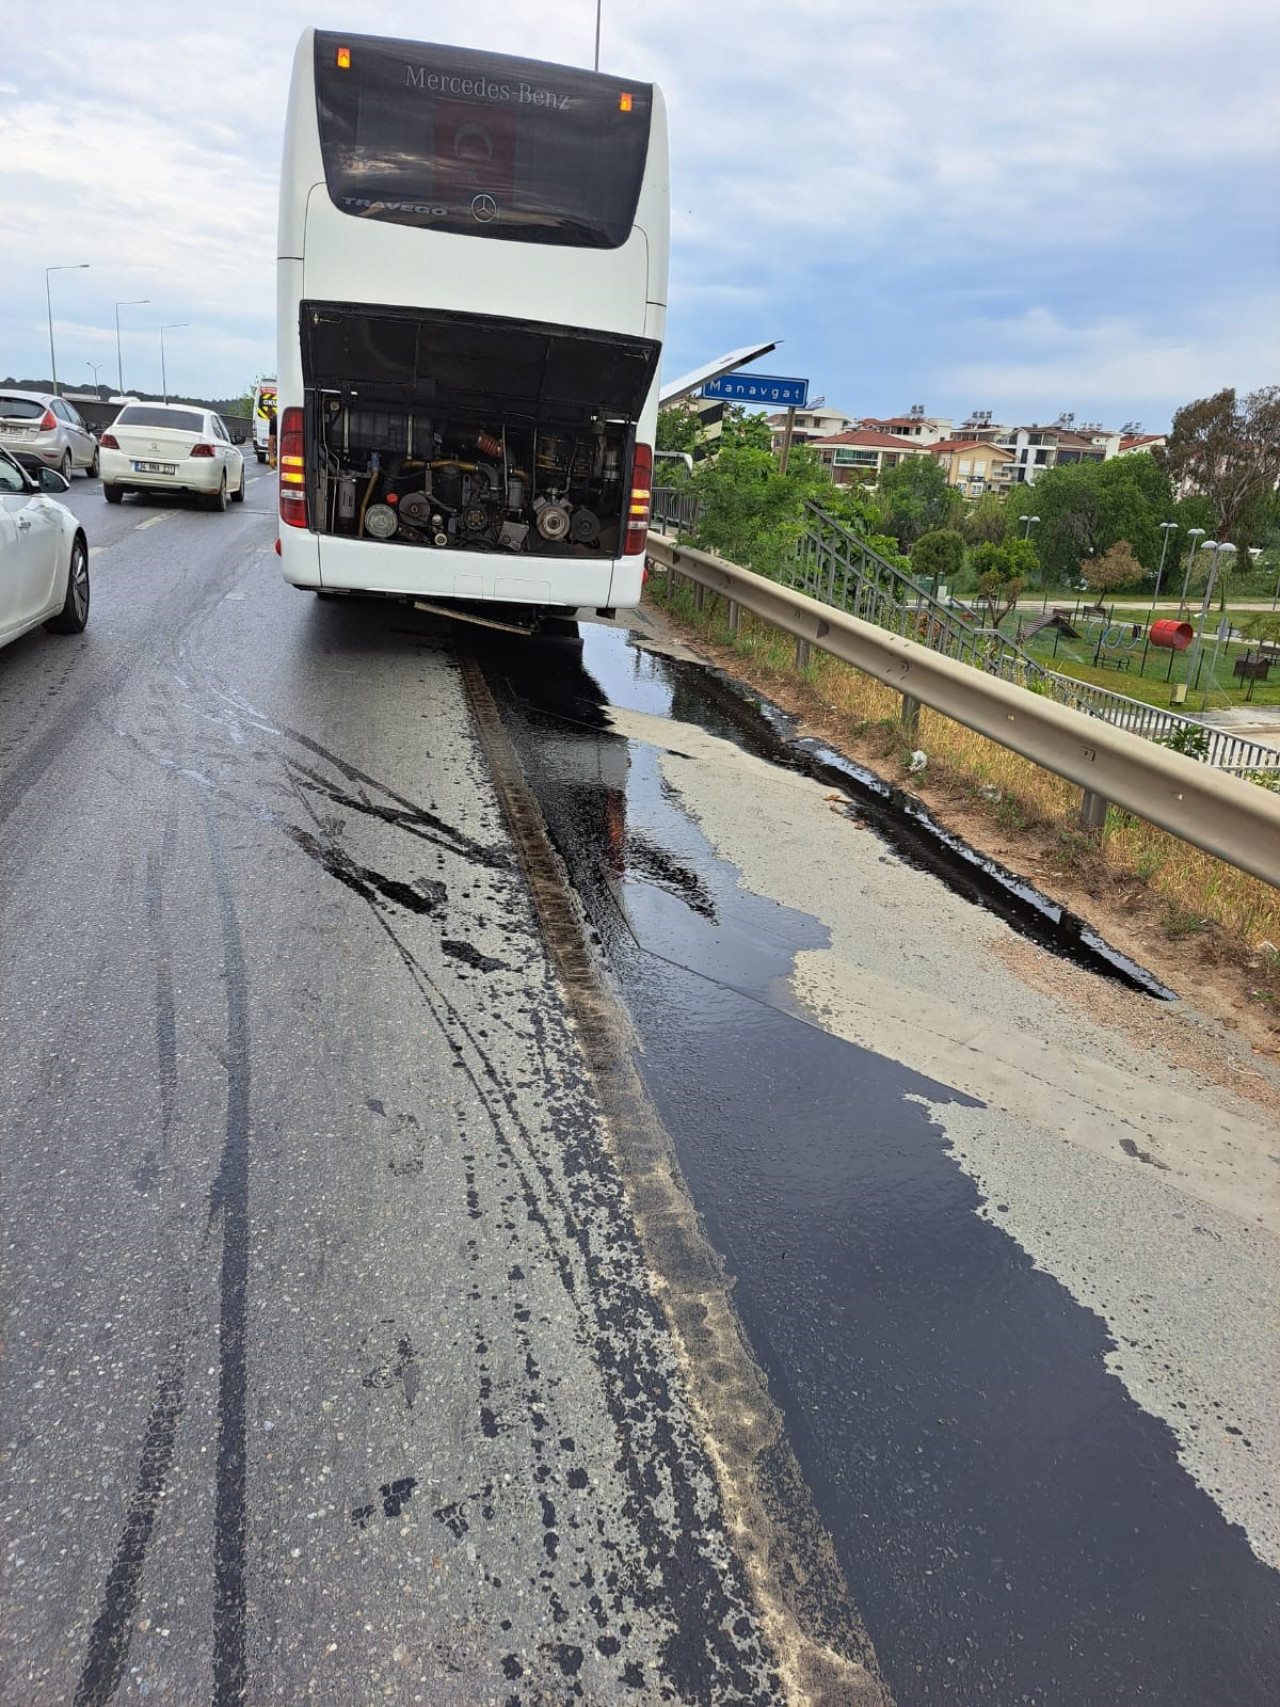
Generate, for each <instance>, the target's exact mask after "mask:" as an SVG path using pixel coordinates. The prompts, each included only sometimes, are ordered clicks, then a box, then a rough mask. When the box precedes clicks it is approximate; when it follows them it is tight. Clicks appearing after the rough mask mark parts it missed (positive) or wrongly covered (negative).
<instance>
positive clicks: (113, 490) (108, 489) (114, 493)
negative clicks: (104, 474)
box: [102, 480, 124, 504]
mask: <svg viewBox="0 0 1280 1707" xmlns="http://www.w3.org/2000/svg"><path fill="white" fill-rule="evenodd" d="M102 496H103V497H104V498H105V499H106V500H107V502H108V504H119V503H122V502H123V501H124V493H123V491H122V490H121V488H120V487H119V486H108V484H107V482H106V481H105V480H104V481H103V482H102Z"/></svg>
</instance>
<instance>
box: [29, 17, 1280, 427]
mask: <svg viewBox="0 0 1280 1707" xmlns="http://www.w3.org/2000/svg"><path fill="white" fill-rule="evenodd" d="M350 15H351V8H350V6H349V3H341V0H332V3H331V0H274V3H273V4H272V5H270V6H262V5H261V4H259V3H257V0H222V4H221V6H220V8H219V11H218V14H217V25H216V27H214V26H213V25H212V24H211V23H210V21H209V19H208V17H207V16H205V15H200V16H191V15H189V14H188V13H186V12H183V11H182V10H181V9H178V10H175V9H174V8H173V6H172V5H171V4H169V3H167V0H166V3H165V4H161V3H160V0H133V4H132V5H131V6H130V8H129V9H128V10H127V11H119V10H115V9H109V8H105V7H103V6H101V4H100V3H99V0H66V3H64V5H63V7H62V9H61V12H60V19H61V24H60V27H59V29H58V30H56V31H50V30H49V29H48V27H47V22H46V21H45V19H44V17H43V14H42V13H40V12H39V11H38V10H33V9H31V8H27V9H17V10H16V11H15V14H14V16H13V17H12V18H8V19H6V57H7V59H8V62H9V65H8V68H7V70H6V73H5V75H4V82H3V85H2V86H0V157H3V158H4V159H5V161H6V164H7V165H8V166H9V168H10V171H9V173H8V174H7V184H6V191H5V200H4V203H3V205H0V218H2V219H3V222H4V228H5V229H6V230H7V231H9V232H11V233H12V232H21V233H22V234H23V241H22V242H21V244H15V243H10V244H7V245H5V246H4V250H5V252H4V254H3V256H0V368H5V369H7V370H10V371H16V372H18V373H23V372H30V373H32V374H37V373H40V372H43V371H44V369H45V367H46V366H47V334H46V330H45V303H44V288H43V285H44V281H43V268H44V266H45V265H46V264H53V263H55V262H59V261H62V260H68V261H71V260H79V259H83V260H87V261H90V262H91V263H92V268H93V270H92V271H91V272H89V273H84V274H79V275H71V274H63V275H55V277H54V291H55V303H54V307H55V318H56V320H57V331H58V338H59V351H60V362H61V361H62V360H63V358H62V354H61V352H62V349H63V347H64V343H65V345H66V348H67V357H66V362H67V363H68V364H71V366H76V365H78V368H79V370H80V371H82V369H83V360H84V358H85V357H88V356H90V355H92V354H93V351H94V350H96V349H98V348H99V347H100V344H101V341H102V337H103V331H102V329H103V328H107V329H109V330H110V339H109V342H110V343H112V344H113V343H114V325H113V309H112V304H113V302H114V301H115V300H117V299H126V298H130V297H149V298H150V299H151V301H150V304H149V305H148V312H150V314H151V320H152V322H154V325H159V324H160V323H161V322H163V321H165V320H188V321H192V322H193V323H196V324H197V326H198V337H199V339H200V345H199V347H200V349H201V350H202V352H203V353H204V355H205V357H206V358H207V368H206V370H205V373H206V377H205V378H204V380H203V387H204V389H206V390H207V391H209V392H211V393H212V394H214V395H225V394H227V393H229V392H231V391H234V390H236V389H238V388H239V386H240V385H242V384H243V383H245V381H246V380H247V378H248V377H249V376H250V375H251V374H252V373H254V372H257V371H259V370H260V369H262V368H264V367H269V366H270V365H271V363H272V361H273V355H272V346H273V334H272V326H271V322H272V318H273V314H274V283H273V271H274V250H275V241H274V226H275V201H276V193H277V174H278V164H277V163H278V161H279V158H280V149H281V141H282V124H283V108H284V98H285V92H286V88H287V82H288V75H289V67H290V63H291V59H292V54H293V49H294V45H295V43H296V40H297V37H298V33H299V31H300V30H301V28H302V27H303V26H304V25H305V24H307V23H312V22H315V23H319V24H322V25H330V26H336V27H343V26H345V24H346V23H347V22H348V21H349V19H350ZM594 21H595V20H594V9H593V8H592V7H591V6H590V4H589V0H580V4H579V5H578V6H576V7H568V6H566V5H564V4H563V3H562V0H489V3H488V4H486V5H485V6H484V7H483V8H474V9H472V10H470V11H463V12H459V13H457V14H456V15H455V14H444V13H442V12H440V11H439V9H436V10H435V11H433V13H432V16H431V19H430V23H429V25H427V23H426V22H425V20H424V14H423V12H422V9H421V7H420V6H419V5H418V4H417V3H416V0H386V3H385V4H384V5H383V6H382V7H381V9H380V10H379V12H378V15H377V19H376V22H373V21H370V22H369V23H367V24H366V28H374V29H377V30H378V31H379V32H381V33H388V34H395V33H398V34H402V35H405V36H408V37H411V38H412V37H414V36H417V35H419V34H420V33H421V32H422V31H423V29H424V28H427V27H430V28H432V29H436V30H439V31H441V32H442V39H446V40H450V41H454V42H469V43H470V44H471V45H473V46H478V47H482V48H489V49H502V50H505V51H508V52H512V53H517V54H526V55H529V56H531V57H537V58H545V59H552V60H556V59H561V60H565V61H569V62H576V63H579V64H582V63H589V62H590V55H591V49H592V37H593V33H594ZM602 49H603V51H602V64H603V66H604V68H605V69H606V70H609V69H616V70H623V69H625V70H627V71H628V72H629V73H631V74H634V75H636V76H642V77H652V78H654V79H655V80H657V81H658V82H660V83H661V84H662V85H663V87H664V89H665V91H666V96H667V101H668V107H669V112H670V121H671V139H672V206H673V219H672V232H673V247H672V281H673V290H672V295H671V307H670V315H669V323H668V324H669V338H670V341H671V350H670V357H671V361H672V364H673V365H674V366H675V367H692V366H693V365H695V363H696V362H697V361H699V360H702V359H706V358H707V357H708V356H709V355H710V354H714V353H715V352H716V351H718V350H721V349H725V348H731V347H733V346H734V345H735V344H738V343H744V342H747V341H749V340H751V339H753V338H756V337H758V336H783V337H785V338H786V339H787V340H788V343H787V348H788V351H789V352H790V353H793V354H794V355H795V358H796V359H797V360H804V361H812V362H813V363H814V364H822V365H823V371H821V372H819V371H818V370H817V366H816V365H815V368H814V373H813V377H814V380H815V383H816V384H817V386H818V388H819V389H822V390H825V391H827V393H828V394H829V395H835V394H837V393H841V394H843V395H844V396H845V397H846V398H847V399H848V406H850V407H855V408H862V409H865V410H866V411H867V412H882V411H884V410H886V409H888V408H891V407H897V406H899V404H900V401H901V398H900V392H901V391H906V390H910V391H911V393H912V394H913V395H917V396H925V397H927V398H929V399H930V401H931V403H932V406H934V407H937V408H945V407H947V406H948V405H947V404H946V403H945V402H944V401H943V400H941V399H940V398H939V397H938V396H937V395H936V393H937V392H938V391H940V390H941V389H942V388H943V387H945V386H947V385H951V384H953V383H954V384H955V385H957V386H960V385H963V386H965V387H968V386H969V385H970V384H971V383H973V384H979V383H980V389H981V391H982V392H983V394H985V395H986V396H987V398H988V399H989V400H990V402H991V405H992V407H1003V405H1002V404H1001V395H1000V387H1001V386H1003V385H1005V384H1009V385H1016V386H1018V387H1033V386H1035V385H1038V384H1041V383H1043V384H1044V385H1045V386H1046V387H1049V388H1055V387H1058V386H1061V385H1064V384H1066V383H1067V381H1068V380H1071V379H1073V378H1074V380H1075V383H1076V384H1077V385H1078V386H1086V385H1087V382H1088V375H1087V373H1082V372H1080V371H1079V370H1078V368H1077V367H1076V366H1074V365H1073V364H1085V366H1086V367H1087V364H1089V363H1090V362H1094V363H1099V364H1102V365H1101V366H1100V367H1099V369H1098V374H1097V386H1096V388H1095V389H1094V391H1093V393H1092V394H1093V395H1096V396H1097V397H1098V398H1099V400H1100V401H1099V403H1098V405H1097V407H1101V406H1102V403H1101V400H1102V399H1104V398H1109V397H1110V396H1112V395H1115V397H1116V407H1117V408H1121V409H1125V408H1126V403H1125V400H1124V395H1123V394H1122V392H1123V385H1124V383H1126V381H1127V380H1131V381H1132V383H1133V384H1135V385H1137V386H1139V387H1140V388H1141V391H1142V395H1143V399H1144V400H1145V399H1146V398H1149V397H1152V396H1154V395H1156V393H1157V392H1158V390H1159V388H1160V385H1161V384H1162V383H1164V382H1163V381H1161V380H1160V378H1159V377H1158V376H1159V375H1160V374H1164V375H1166V376H1172V377H1170V378H1169V380H1168V384H1169V386H1170V389H1169V391H1168V393H1167V395H1169V396H1173V397H1176V396H1177V395H1178V389H1177V387H1178V385H1180V384H1181V382H1182V379H1183V377H1184V376H1189V375H1193V374H1194V375H1197V376H1199V375H1202V374H1203V373H1206V372H1208V371H1209V370H1210V369H1214V368H1215V365H1220V364H1224V363H1226V364H1229V365H1231V374H1232V377H1235V376H1236V374H1237V371H1239V372H1240V373H1241V374H1243V375H1244V379H1243V382H1244V383H1258V382H1261V380H1262V379H1264V378H1266V377H1268V374H1267V373H1266V372H1264V371H1263V370H1264V368H1265V367H1266V364H1267V363H1268V362H1272V361H1273V357H1272V356H1271V355H1270V354H1269V353H1268V350H1267V342H1268V340H1267V332H1268V329H1269V322H1267V321H1265V320H1263V319H1261V318H1258V316H1260V315H1261V314H1262V313H1264V312H1265V311H1266V308H1267V306H1268V299H1267V296H1266V292H1267V291H1268V290H1269V288H1270V283H1271V280H1272V279H1273V278H1274V276H1275V269H1276V262H1277V258H1278V255H1277V244H1276V236H1275V231H1274V219H1273V217H1272V212H1271V210H1272V205H1273V201H1274V188H1275V183H1276V181H1277V177H1278V175H1280V174H1278V171H1277V167H1278V165H1280V116H1278V114H1277V101H1276V90H1275V82H1274V76H1273V67H1274V65H1275V63H1276V61H1277V57H1280V9H1277V8H1276V7H1275V6H1274V4H1273V3H1272V0H1219V3H1218V4H1217V5H1216V6H1215V8H1214V10H1213V13H1212V20H1211V24H1210V23H1206V14H1205V11H1204V6H1203V0H1126V3H1125V4H1124V5H1116V4H1115V3H1114V0H1074V4H1072V5H1071V6H1070V7H1065V8H1048V7H1031V6H1023V7H1013V6H992V5H991V4H990V3H989V0H986V3H979V0H914V3H912V0H897V3H896V4H886V3H885V0H788V3H787V4H786V5H780V4H778V3H777V0H700V3H699V4H696V5H691V4H690V3H689V0H648V3H647V4H646V5H645V6H644V7H623V6H621V5H610V6H607V7H605V9H604V32H603V42H602ZM18 65H21V66H22V68H23V73H22V76H21V77H17V76H15V75H14V74H13V71H12V67H13V66H18ZM979 308H981V309H982V310H983V312H982V313H981V314H979V313H977V310H978V309H979ZM1041 311H1042V312H1043V314H1045V315H1047V316H1048V318H1049V322H1050V323H1052V324H1053V325H1055V326H1056V327H1057V328H1058V331H1057V333H1056V334H1051V333H1050V332H1049V331H1047V330H1046V331H1044V332H1043V337H1042V342H1041V344H1040V345H1039V346H1036V347H1035V348H1034V349H1033V348H1032V347H1031V346H1029V345H1028V344H1027V343H1026V342H1025V337H1026V335H1027V329H1028V328H1032V329H1034V328H1035V326H1036V325H1037V324H1039V323H1038V322H1037V321H1036V320H1035V319H1034V318H1033V317H1034V316H1035V314H1036V313H1038V312H1041ZM145 319H146V317H145V314H143V313H142V312H141V311H139V312H138V314H137V321H139V322H145ZM128 320H129V323H130V324H131V325H134V329H133V330H130V331H129V333H128V336H129V337H130V339H132V340H133V341H134V342H135V345H136V356H137V359H138V360H139V361H140V362H141V361H143V360H144V359H145V360H148V361H152V363H153V365H158V350H157V349H155V342H156V341H155V334H154V330H153V329H152V327H151V325H150V324H143V325H135V323H134V316H133V315H130V316H129V317H128ZM95 325H96V326H97V327H98V331H96V332H95V330H94V327H95ZM1233 326H1234V330H1233ZM1072 328H1076V329H1077V330H1075V331H1074V332H1073V331H1072V330H1071V329H1072ZM1088 328H1092V329H1093V330H1092V332H1087V331H1086V330H1082V329H1088ZM1106 328H1112V330H1111V331H1105V330H1104V329H1106ZM1020 337H1022V338H1023V339H1024V342H1022V343H1019V342H1018V339H1019V338H1020ZM1004 338H1008V339H1009V340H1011V342H1009V343H1008V344H1007V345H1005V344H1002V343H1001V340H1002V339H1004ZM1126 350H1128V351H1130V352H1132V351H1144V352H1148V353H1149V355H1150V357H1151V360H1152V361H1153V362H1155V363H1156V364H1157V365H1156V367H1154V368H1151V367H1147V368H1144V367H1143V365H1142V363H1141V361H1139V360H1137V359H1129V358H1128V357H1126V355H1125V351H1126ZM151 352H154V353H151ZM1251 352H1252V353H1251ZM961 357H963V359H960V358H961ZM94 359H96V357H95V358H94ZM71 366H68V371H71ZM1197 383H1200V381H1199V380H1197ZM1078 394H1079V392H1078V391H1073V393H1072V395H1073V396H1074V395H1078ZM1018 395H1020V396H1023V397H1025V396H1027V395H1029V392H1028V391H1026V390H1020V391H1019V393H1018ZM1069 406H1071V404H1070V402H1069V400H1068V399H1067V398H1066V397H1063V396H1062V395H1061V393H1060V392H1059V391H1057V390H1056V389H1050V391H1049V392H1048V393H1046V394H1045V396H1044V398H1043V402H1042V403H1041V404H1040V405H1039V407H1040V408H1041V410H1042V412H1052V413H1056V412H1057V409H1058V408H1060V407H1069ZM1133 407H1134V408H1139V407H1150V405H1147V404H1146V403H1145V401H1143V402H1140V403H1135V404H1134V406H1133Z"/></svg>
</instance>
